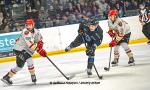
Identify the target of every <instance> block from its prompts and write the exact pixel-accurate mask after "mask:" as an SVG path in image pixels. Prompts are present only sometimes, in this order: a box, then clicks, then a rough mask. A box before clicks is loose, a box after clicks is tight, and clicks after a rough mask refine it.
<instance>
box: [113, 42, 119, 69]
mask: <svg viewBox="0 0 150 90" xmlns="http://www.w3.org/2000/svg"><path fill="white" fill-rule="evenodd" d="M119 47H120V45H117V46H115V47H114V60H113V61H112V62H111V64H112V66H117V65H118V62H119V57H120V54H119Z"/></svg>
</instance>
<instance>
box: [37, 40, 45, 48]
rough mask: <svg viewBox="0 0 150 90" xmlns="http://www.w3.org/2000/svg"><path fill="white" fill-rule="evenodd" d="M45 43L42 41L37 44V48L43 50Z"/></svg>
mask: <svg viewBox="0 0 150 90" xmlns="http://www.w3.org/2000/svg"><path fill="white" fill-rule="evenodd" d="M43 44H44V43H43V41H42V40H40V41H39V42H38V43H37V47H38V49H42V48H43Z"/></svg>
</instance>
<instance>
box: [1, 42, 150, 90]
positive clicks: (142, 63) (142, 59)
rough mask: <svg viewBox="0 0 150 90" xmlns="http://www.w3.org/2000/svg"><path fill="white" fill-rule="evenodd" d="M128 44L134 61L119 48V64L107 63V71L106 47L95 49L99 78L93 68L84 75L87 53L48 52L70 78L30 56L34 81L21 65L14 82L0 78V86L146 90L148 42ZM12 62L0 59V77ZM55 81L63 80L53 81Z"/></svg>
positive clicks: (11, 89)
mask: <svg viewBox="0 0 150 90" xmlns="http://www.w3.org/2000/svg"><path fill="white" fill-rule="evenodd" d="M130 47H131V49H132V51H133V53H134V58H135V63H136V65H135V66H131V67H129V66H128V64H127V62H128V57H127V55H126V54H125V52H124V51H123V49H122V48H120V51H121V55H120V62H119V66H117V67H111V70H110V71H108V72H107V71H104V69H103V68H104V67H105V66H108V60H109V52H110V48H105V49H98V50H96V56H95V65H96V67H97V69H98V72H99V74H101V75H103V76H104V79H103V80H99V79H98V77H97V76H96V73H95V71H94V69H93V76H92V77H91V78H87V75H86V72H85V69H86V65H87V56H86V55H85V52H77V53H70V54H63V55H57V56H49V57H50V58H51V59H52V61H53V62H54V63H55V64H56V65H57V66H58V67H59V68H60V69H61V70H62V71H63V72H64V73H65V74H66V75H72V74H76V76H75V77H74V78H73V79H72V80H69V81H68V80H66V79H65V78H64V77H63V76H62V75H61V74H60V73H59V72H58V71H57V69H56V68H55V67H54V66H53V65H52V64H51V63H50V62H49V61H48V60H47V59H46V58H43V57H42V58H37V59H34V62H35V70H36V76H37V85H32V84H31V79H30V74H29V72H28V70H27V66H26V65H25V67H24V68H23V70H21V71H20V72H18V73H17V74H16V75H15V76H14V77H13V78H12V80H13V82H14V85H12V86H7V85H4V84H3V83H2V82H1V81H0V90H149V89H150V46H148V45H147V44H145V43H144V44H137V45H131V46H130ZM112 56H113V54H112ZM112 59H113V58H112ZM14 66H15V62H8V63H1V64H0V78H2V76H3V75H5V74H6V73H7V72H8V71H9V70H10V69H11V68H12V67H14ZM50 82H51V83H53V84H50ZM55 82H62V83H65V84H55ZM71 83H74V84H71ZM81 83H82V84H81ZM83 83H84V84H83Z"/></svg>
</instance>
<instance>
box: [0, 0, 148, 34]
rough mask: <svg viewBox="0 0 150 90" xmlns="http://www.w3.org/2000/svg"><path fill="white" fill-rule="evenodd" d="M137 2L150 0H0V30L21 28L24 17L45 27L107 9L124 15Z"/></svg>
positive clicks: (101, 15)
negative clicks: (115, 10)
mask: <svg viewBox="0 0 150 90" xmlns="http://www.w3.org/2000/svg"><path fill="white" fill-rule="evenodd" d="M140 3H145V5H146V6H147V7H149V6H150V0H0V33H1V32H14V31H20V30H21V29H22V28H23V27H24V20H26V19H27V18H33V19H34V21H35V22H36V28H47V27H54V26H61V25H69V24H76V23H79V22H80V19H81V17H82V15H85V16H88V17H93V16H95V17H97V18H98V19H99V20H105V19H107V18H108V15H107V14H108V12H109V10H110V9H117V10H118V12H119V17H125V16H128V14H127V12H128V11H130V10H133V11H137V10H138V6H139V4H140ZM136 14H137V13H136Z"/></svg>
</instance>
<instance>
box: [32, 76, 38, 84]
mask: <svg viewBox="0 0 150 90" xmlns="http://www.w3.org/2000/svg"><path fill="white" fill-rule="evenodd" d="M31 80H32V82H33V84H36V81H37V80H36V76H35V75H31Z"/></svg>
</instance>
